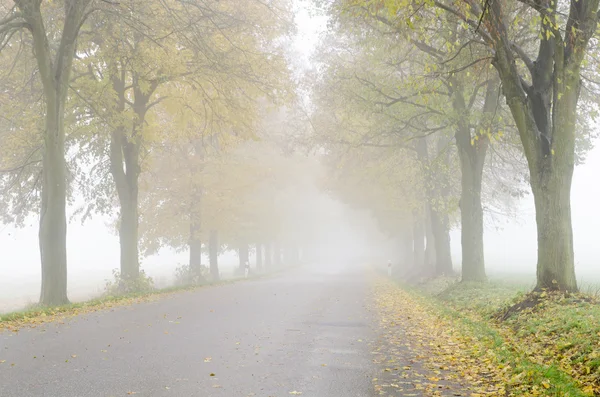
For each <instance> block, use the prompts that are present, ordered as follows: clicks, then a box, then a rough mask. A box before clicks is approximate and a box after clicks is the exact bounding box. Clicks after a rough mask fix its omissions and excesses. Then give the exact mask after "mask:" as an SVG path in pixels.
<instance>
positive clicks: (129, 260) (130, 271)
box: [119, 194, 140, 280]
mask: <svg viewBox="0 0 600 397" xmlns="http://www.w3.org/2000/svg"><path fill="white" fill-rule="evenodd" d="M137 205H138V202H137V194H136V195H135V197H131V198H130V199H129V200H127V199H123V200H121V216H120V221H121V224H120V225H119V243H120V246H121V277H123V279H124V280H137V279H138V278H139V276H140V266H139V261H138V257H139V256H138V207H137Z"/></svg>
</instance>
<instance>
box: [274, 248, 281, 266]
mask: <svg viewBox="0 0 600 397" xmlns="http://www.w3.org/2000/svg"><path fill="white" fill-rule="evenodd" d="M273 264H274V265H275V266H276V267H279V266H281V246H280V245H279V243H274V244H273Z"/></svg>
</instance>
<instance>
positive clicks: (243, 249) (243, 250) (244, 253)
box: [238, 243, 249, 270]
mask: <svg viewBox="0 0 600 397" xmlns="http://www.w3.org/2000/svg"><path fill="white" fill-rule="evenodd" d="M238 257H239V259H240V269H241V270H244V266H245V265H246V262H248V257H249V254H248V244H245V243H243V244H240V247H239V248H238Z"/></svg>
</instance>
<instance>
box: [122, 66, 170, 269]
mask: <svg viewBox="0 0 600 397" xmlns="http://www.w3.org/2000/svg"><path fill="white" fill-rule="evenodd" d="M127 73H128V72H127V70H126V67H125V65H120V70H118V72H117V73H115V74H114V75H113V76H111V80H112V85H113V88H114V90H115V92H116V93H117V102H116V105H115V110H116V111H117V112H120V113H124V112H125V108H126V106H125V104H126V103H127V102H128V101H129V100H127V99H126V91H127V88H126V81H127ZM131 75H132V80H133V83H132V86H133V98H134V99H133V104H132V109H133V112H134V113H135V121H134V123H133V126H132V130H131V133H130V134H126V132H125V127H123V126H120V127H117V128H115V130H114V131H113V132H112V134H111V141H110V171H111V175H112V177H113V180H114V181H115V186H116V188H117V195H118V197H119V204H120V208H121V214H120V227H119V238H120V245H121V277H122V278H123V279H125V280H135V279H137V278H139V275H140V263H139V253H138V226H139V217H138V200H139V186H138V183H139V176H140V173H141V167H140V145H141V142H142V140H143V131H142V130H143V126H144V123H145V118H146V113H147V111H148V109H149V103H150V98H151V97H152V95H153V93H154V91H155V90H156V87H157V85H158V82H152V83H151V84H150V87H149V89H148V88H146V87H144V88H142V87H143V82H142V79H141V78H140V77H139V76H138V75H137V74H136V73H135V72H131ZM129 102H130V101H129ZM129 117H130V116H129Z"/></svg>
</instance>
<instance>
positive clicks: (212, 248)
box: [208, 230, 220, 281]
mask: <svg viewBox="0 0 600 397" xmlns="http://www.w3.org/2000/svg"><path fill="white" fill-rule="evenodd" d="M208 256H209V261H210V275H211V277H212V281H219V278H220V277H219V232H218V231H216V230H211V231H210V234H209V237H208Z"/></svg>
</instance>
